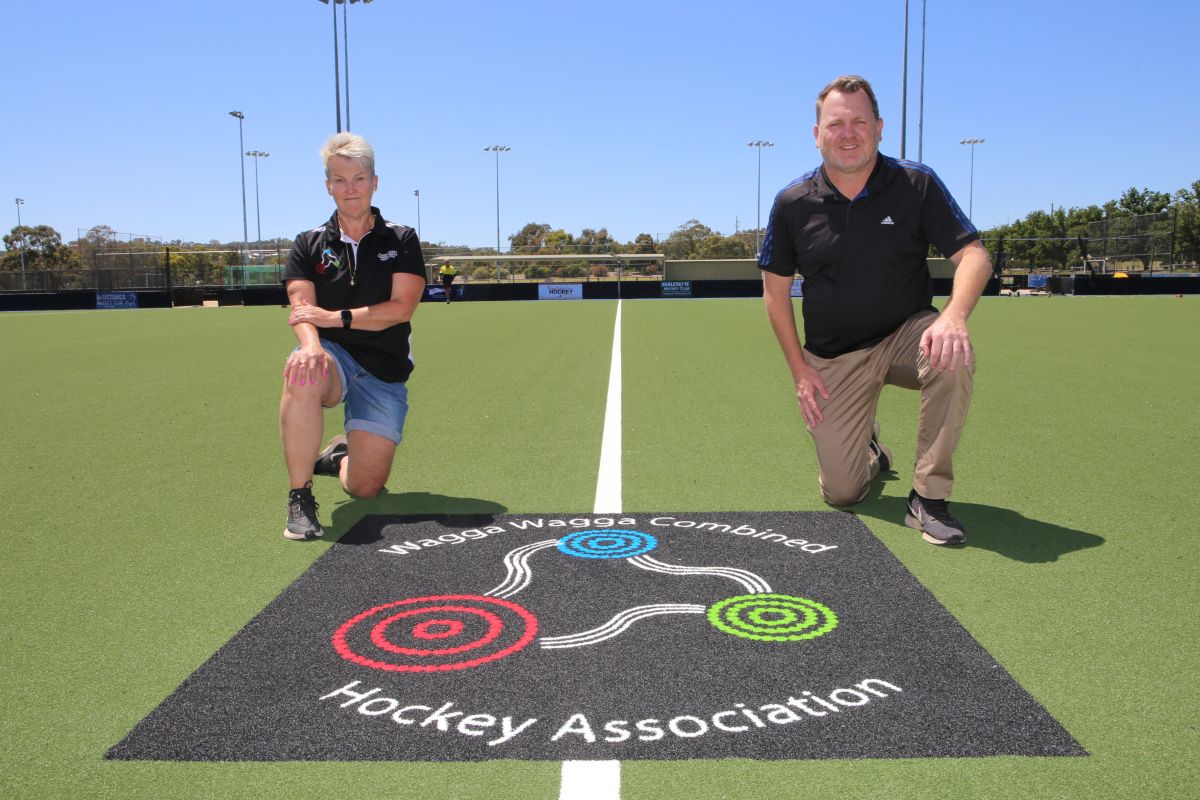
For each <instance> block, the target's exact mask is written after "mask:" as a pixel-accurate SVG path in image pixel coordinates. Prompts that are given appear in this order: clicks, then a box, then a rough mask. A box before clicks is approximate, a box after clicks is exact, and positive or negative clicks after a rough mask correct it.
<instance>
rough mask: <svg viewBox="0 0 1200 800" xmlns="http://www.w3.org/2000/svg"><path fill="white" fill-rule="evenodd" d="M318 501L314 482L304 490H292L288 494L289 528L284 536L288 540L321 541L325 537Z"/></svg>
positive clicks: (285, 529) (308, 484)
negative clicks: (313, 485) (314, 493)
mask: <svg viewBox="0 0 1200 800" xmlns="http://www.w3.org/2000/svg"><path fill="white" fill-rule="evenodd" d="M317 508H318V506H317V499H316V498H315V497H313V493H312V481H309V482H308V483H307V484H306V485H305V486H304V488H303V489H292V490H291V491H290V492H289V493H288V518H287V527H285V528H284V529H283V535H284V536H285V537H287V538H288V539H297V540H305V539H319V538H321V537H322V536H324V535H325V531H323V530H321V522H320V520H318V519H317Z"/></svg>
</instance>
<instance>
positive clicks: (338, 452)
mask: <svg viewBox="0 0 1200 800" xmlns="http://www.w3.org/2000/svg"><path fill="white" fill-rule="evenodd" d="M348 451H349V447H348V445H347V444H346V437H345V436H335V437H333V438H332V439H330V440H329V444H327V445H326V446H325V449H324V450H322V451H321V452H320V453H318V454H317V460H316V463H314V464H313V474H314V475H329V476H332V477H334V478H336V477H337V476H338V475H339V474H340V472H341V468H342V459H343V458H345V457H346V453H347V452H348Z"/></svg>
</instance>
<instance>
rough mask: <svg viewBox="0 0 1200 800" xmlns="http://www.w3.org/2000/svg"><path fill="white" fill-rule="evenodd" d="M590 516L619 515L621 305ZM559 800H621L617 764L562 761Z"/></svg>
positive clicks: (619, 771) (618, 767)
mask: <svg viewBox="0 0 1200 800" xmlns="http://www.w3.org/2000/svg"><path fill="white" fill-rule="evenodd" d="M592 513H593V514H620V513H621V301H620V300H618V301H617V321H616V324H615V325H614V326H613V346H612V363H611V365H610V366H609V369H608V402H607V403H606V404H605V406H604V438H603V439H601V440H600V475H599V477H598V478H597V480H596V504H595V507H594V508H593V509H592ZM558 798H559V800H621V762H620V761H564V762H563V765H562V784H561V787H560V789H559V793H558Z"/></svg>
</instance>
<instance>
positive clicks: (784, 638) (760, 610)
mask: <svg viewBox="0 0 1200 800" xmlns="http://www.w3.org/2000/svg"><path fill="white" fill-rule="evenodd" d="M708 621H709V622H710V623H712V626H713V627H714V628H716V629H717V630H720V631H724V632H725V633H729V634H732V635H734V636H737V637H740V638H742V639H752V640H754V641H756V642H798V641H802V640H804V639H815V638H817V637H818V636H822V635H824V634H826V633H829V632H830V631H831V630H833V629H834V628H836V627H837V624H838V618H837V614H835V613H834V612H833V609H831V608H829V607H828V606H825V605H822V604H821V603H818V602H817V601H816V600H809V599H808V598H807V597H793V596H791V595H786V594H743V595H738V596H737V597H727V598H726V599H724V600H721V601H719V602H717V603H715V604H714V605H713V606H712V607H710V608H709V609H708Z"/></svg>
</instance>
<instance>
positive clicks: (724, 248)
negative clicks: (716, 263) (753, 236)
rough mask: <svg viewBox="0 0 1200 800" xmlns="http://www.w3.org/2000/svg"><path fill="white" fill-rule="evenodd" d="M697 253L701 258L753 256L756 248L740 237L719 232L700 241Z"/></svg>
mask: <svg viewBox="0 0 1200 800" xmlns="http://www.w3.org/2000/svg"><path fill="white" fill-rule="evenodd" d="M696 254H697V256H698V257H699V258H751V257H753V255H754V248H753V247H752V246H750V245H747V244H746V242H744V241H743V240H742V239H741V238H739V237H735V236H722V235H721V234H719V233H718V234H714V235H712V236H709V237H708V238H707V239H705V240H704V241H702V242H700V248H699V250H698V251H697V253H696Z"/></svg>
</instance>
